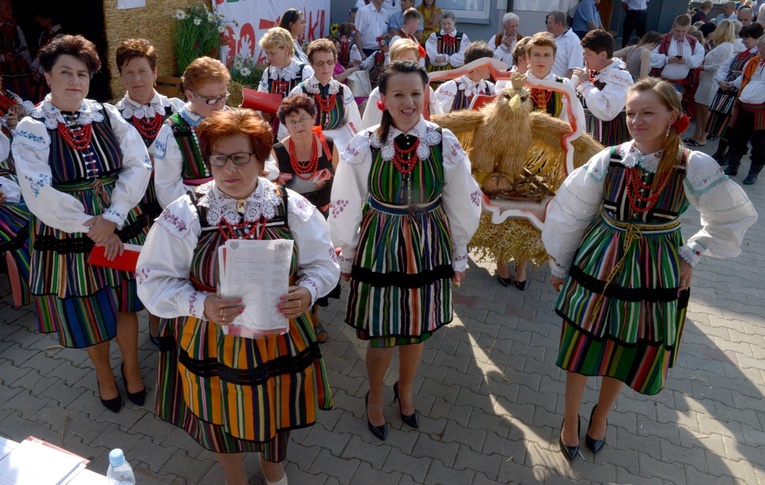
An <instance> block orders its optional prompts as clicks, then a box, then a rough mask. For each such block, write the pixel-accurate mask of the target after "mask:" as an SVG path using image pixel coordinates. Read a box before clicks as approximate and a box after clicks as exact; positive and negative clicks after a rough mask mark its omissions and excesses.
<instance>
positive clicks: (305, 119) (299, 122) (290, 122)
mask: <svg viewBox="0 0 765 485" xmlns="http://www.w3.org/2000/svg"><path fill="white" fill-rule="evenodd" d="M307 123H311V124H313V118H309V117H307V116H304V117H302V118H297V119H294V120H285V121H284V124H285V125H287V126H299V125H303V124H307Z"/></svg>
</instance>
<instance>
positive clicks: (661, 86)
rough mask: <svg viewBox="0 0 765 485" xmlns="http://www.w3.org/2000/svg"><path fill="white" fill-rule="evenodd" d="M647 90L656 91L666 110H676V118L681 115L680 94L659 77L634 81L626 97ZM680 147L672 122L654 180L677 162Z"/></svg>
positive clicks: (671, 168)
mask: <svg viewBox="0 0 765 485" xmlns="http://www.w3.org/2000/svg"><path fill="white" fill-rule="evenodd" d="M647 91H653V92H654V93H656V95H657V96H658V97H659V101H660V102H661V104H662V105H663V106H664V107H665V108H667V109H668V110H670V111H677V116H678V118H679V117H680V116H682V115H683V105H682V96H681V95H680V93H678V92H677V90H676V89H675V88H674V87H673V86H672V85H671V84H670V83H668V82H667V81H662V80H660V79H659V78H655V77H649V78H646V79H641V80H640V81H638V82H636V83H635V84H633V85H632V86H631V87H630V88H629V90H628V92H627V99H629V97H630V95H631V94H632V93H644V92H647ZM681 147H683V144H682V141H681V140H680V134H679V133H678V132H677V128H675V126H674V124H673V125H671V126H670V127H669V131H668V133H667V138H666V139H665V140H664V147H663V150H664V152H663V153H662V155H661V160H660V161H659V167H658V168H657V169H656V177H655V178H654V180H657V181H661V180H665V178H666V177H668V176H669V175H670V173H671V172H672V170H673V169H674V167H675V164H676V163H677V155H678V154H679V153H680V148H681ZM659 185H660V183H654V184H653V187H654V189H656V188H658V187H659Z"/></svg>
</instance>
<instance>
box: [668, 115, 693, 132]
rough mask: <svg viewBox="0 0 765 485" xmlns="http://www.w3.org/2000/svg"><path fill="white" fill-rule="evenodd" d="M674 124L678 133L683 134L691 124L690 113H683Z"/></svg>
mask: <svg viewBox="0 0 765 485" xmlns="http://www.w3.org/2000/svg"><path fill="white" fill-rule="evenodd" d="M672 126H674V127H675V129H676V130H677V134H678V135H682V134H683V133H685V131H686V130H687V129H688V127H689V126H691V119H690V118H688V115H683V116H681V117H680V118H678V119H677V121H675V122H674V123H673V124H672Z"/></svg>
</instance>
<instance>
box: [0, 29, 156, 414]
mask: <svg viewBox="0 0 765 485" xmlns="http://www.w3.org/2000/svg"><path fill="white" fill-rule="evenodd" d="M39 59H40V63H41V65H42V67H43V69H44V71H45V80H46V81H47V83H48V85H49V86H50V89H51V92H50V94H48V95H47V96H46V97H45V99H44V100H43V101H42V103H41V104H40V105H39V106H37V107H36V108H35V109H34V110H32V112H31V113H30V115H29V116H28V117H26V118H24V119H23V120H21V121H20V122H19V125H18V127H17V128H16V136H15V137H14V140H13V158H14V160H15V162H16V171H17V173H18V179H19V185H20V187H21V192H22V195H23V196H24V201H25V202H26V204H27V207H28V208H29V211H30V212H31V213H32V214H33V215H34V216H35V219H34V221H35V222H34V226H33V227H32V228H31V240H32V261H31V270H30V273H31V278H30V290H31V293H32V295H33V297H34V301H35V309H36V312H35V313H36V315H37V323H38V327H39V329H40V331H42V332H55V331H58V334H59V341H60V342H61V345H63V346H65V347H75V348H86V350H87V352H88V356H89V357H90V360H91V361H92V362H93V365H94V366H95V368H96V377H97V378H98V388H99V393H100V395H101V402H102V404H103V405H104V406H105V407H106V408H107V409H109V410H111V411H114V412H117V411H119V410H120V408H121V407H122V399H121V398H120V394H119V391H118V389H117V382H116V381H115V379H114V375H113V374H112V368H111V363H110V361H109V341H110V340H111V339H113V338H115V337H116V338H117V343H118V344H119V347H120V351H121V353H122V361H123V366H122V375H123V380H124V381H125V387H126V388H127V391H128V398H129V399H130V400H131V401H132V402H134V403H136V404H138V405H142V404H143V402H144V398H145V395H146V389H145V387H144V385H143V381H142V379H141V370H140V368H139V366H138V346H137V341H138V318H137V316H136V313H135V312H137V311H139V310H141V309H142V308H143V307H142V305H141V302H140V301H138V298H137V295H136V288H135V279H134V274H133V273H132V272H125V271H119V270H116V269H111V268H106V267H101V266H94V265H91V264H88V262H87V261H88V255H89V253H90V252H91V250H92V249H93V247H94V246H101V247H103V248H104V249H105V251H104V253H105V255H106V258H107V259H109V260H111V259H114V258H115V257H117V256H118V255H121V254H122V252H123V243H132V244H141V243H142V242H143V239H144V233H145V230H146V220H145V219H144V218H143V217H140V209H139V208H137V207H136V204H138V202H140V200H141V197H143V194H144V193H145V192H146V186H147V184H148V183H149V176H150V175H151V162H150V161H149V155H148V153H147V152H146V146H145V145H144V143H143V140H141V136H140V135H139V134H138V132H137V131H136V130H135V128H133V127H132V126H130V125H129V124H128V123H127V122H126V121H125V120H124V118H122V116H121V115H120V113H119V111H117V109H116V108H114V107H113V106H111V105H108V104H100V103H97V102H95V101H92V100H89V99H86V98H85V96H86V95H87V94H88V88H89V86H90V77H91V75H92V74H93V73H94V72H96V71H98V69H99V68H100V66H101V62H100V61H99V59H98V53H97V51H96V48H95V46H94V45H93V43H92V42H90V41H89V40H87V39H85V38H84V37H82V36H79V35H78V36H71V35H64V36H62V37H59V38H57V39H55V40H54V41H52V42H51V43H50V44H48V45H47V46H46V47H45V48H44V49H42V50H41V51H40V55H39Z"/></svg>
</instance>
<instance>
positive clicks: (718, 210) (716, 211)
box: [542, 141, 757, 278]
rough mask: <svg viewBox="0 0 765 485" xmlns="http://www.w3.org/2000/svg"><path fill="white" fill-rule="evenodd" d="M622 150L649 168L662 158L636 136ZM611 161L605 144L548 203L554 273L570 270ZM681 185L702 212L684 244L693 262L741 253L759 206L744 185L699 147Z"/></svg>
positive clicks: (631, 162)
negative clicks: (697, 227)
mask: <svg viewBox="0 0 765 485" xmlns="http://www.w3.org/2000/svg"><path fill="white" fill-rule="evenodd" d="M619 153H620V154H621V155H622V157H623V159H622V163H623V164H624V165H625V166H627V167H633V166H635V165H638V164H639V165H640V166H641V167H642V168H644V169H645V170H648V171H649V172H656V169H657V168H658V165H659V160H660V158H661V152H657V153H653V154H647V155H643V154H642V153H641V152H640V151H639V150H638V149H637V148H636V147H635V145H634V142H633V141H630V142H627V143H624V144H622V145H620V147H619ZM610 161H611V153H610V149H609V148H607V149H605V150H603V151H602V152H600V153H599V154H597V155H595V156H594V157H592V158H591V159H590V161H589V162H587V164H585V165H583V166H582V167H579V168H577V169H576V170H574V171H573V172H572V173H571V175H569V176H568V177H567V178H566V180H565V181H564V182H563V185H561V187H560V189H558V194H557V195H556V196H555V198H554V199H553V201H552V203H551V204H550V205H549V206H548V209H547V214H546V217H545V226H544V230H543V231H542V241H543V242H544V245H545V249H547V252H548V253H549V254H550V256H552V257H553V259H554V260H555V267H554V268H553V271H552V273H553V275H554V276H558V277H561V278H562V277H565V276H566V275H567V274H568V270H569V268H570V267H571V263H572V261H573V259H574V254H575V253H576V250H577V248H578V247H579V245H580V244H581V242H582V237H583V235H584V232H585V230H586V229H587V227H588V226H589V225H590V224H591V223H592V221H594V220H595V218H596V217H597V215H598V211H599V210H600V205H601V203H602V202H603V182H604V180H605V177H606V174H607V172H608V165H609V163H610ZM683 188H684V191H685V196H686V197H687V198H688V201H689V202H690V203H691V204H693V205H694V206H695V207H696V208H697V209H698V210H699V212H700V213H701V225H702V228H701V230H699V231H698V232H697V233H696V234H694V235H693V236H692V237H691V238H689V239H688V241H687V242H686V244H685V245H683V246H682V247H681V248H680V256H681V257H682V258H683V259H684V260H685V261H686V262H688V263H689V264H690V265H691V266H695V265H696V263H698V262H699V260H700V259H701V256H702V255H707V256H712V257H714V258H731V257H734V256H738V255H739V254H740V253H741V242H742V240H743V238H744V234H745V233H746V230H747V228H749V226H751V225H752V224H754V223H755V222H756V221H757V212H756V211H755V209H754V206H753V205H752V203H751V202H750V200H749V197H747V195H746V193H745V192H744V190H743V189H742V188H741V187H740V186H738V185H737V184H736V183H735V182H733V181H732V180H730V179H729V178H728V177H727V176H726V175H725V174H724V173H723V172H722V170H720V166H719V165H718V164H717V162H715V160H714V159H713V158H712V157H710V156H709V155H707V154H705V153H702V152H696V151H692V152H690V156H689V157H688V162H687V167H686V176H685V181H684V183H683Z"/></svg>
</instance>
